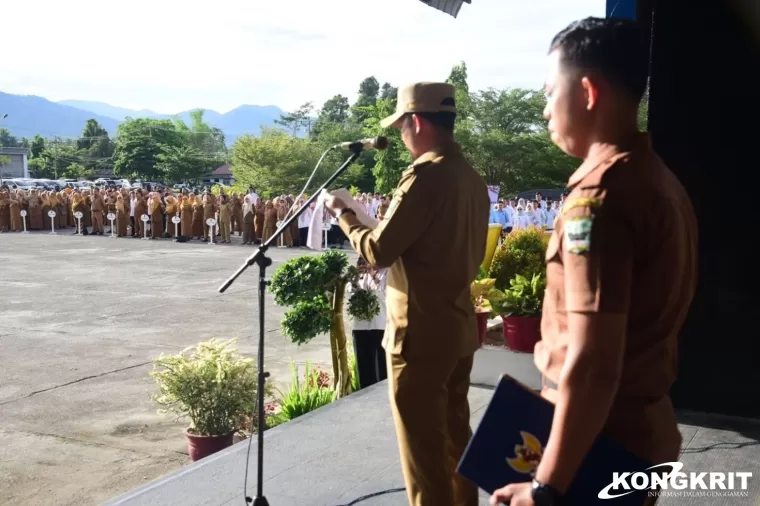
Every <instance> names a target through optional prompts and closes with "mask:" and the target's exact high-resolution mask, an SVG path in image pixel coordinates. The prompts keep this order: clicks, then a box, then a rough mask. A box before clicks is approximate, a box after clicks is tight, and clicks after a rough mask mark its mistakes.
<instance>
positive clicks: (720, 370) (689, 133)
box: [638, 0, 760, 417]
mask: <svg viewBox="0 0 760 506" xmlns="http://www.w3.org/2000/svg"><path fill="white" fill-rule="evenodd" d="M755 11H756V12H758V11H757V9H755ZM750 14H751V13H750V12H747V11H744V12H741V11H740V10H739V9H738V6H737V5H736V4H732V3H731V2H730V1H718V0H700V1H699V2H694V1H690V0H644V1H642V0H639V5H638V18H639V20H640V21H641V22H642V23H646V24H648V25H649V26H651V27H652V63H651V71H650V103H649V130H650V132H651V133H652V139H653V144H654V147H655V149H656V150H657V152H658V153H659V154H660V156H662V157H663V158H664V159H665V161H666V162H667V163H668V165H669V166H670V167H671V169H673V170H674V171H675V172H676V174H677V175H678V177H679V178H680V179H681V181H682V182H683V184H684V185H685V186H686V188H687V190H688V191H689V194H690V195H691V198H692V201H693V203H694V206H695V209H696V212H697V216H698V219H699V233H700V256H701V259H700V279H699V286H698V292H697V294H696V297H695V300H694V303H693V305H692V308H691V311H690V314H689V317H688V320H687V322H686V325H685V327H684V329H683V332H682V334H681V342H680V362H679V364H680V367H679V377H678V380H677V383H676V384H675V386H674V389H673V400H674V403H675V404H676V407H678V408H682V409H690V410H697V411H704V412H710V413H719V414H730V415H740V416H750V417H760V296H758V293H759V292H760V286H759V285H758V281H759V280H758V278H759V277H760V276H758V271H759V268H758V263H759V262H760V258H759V257H758V254H757V252H758V250H759V248H760V244H759V243H758V241H757V239H758V238H757V237H756V236H755V234H756V233H757V232H758V231H757V227H756V224H757V223H758V221H759V220H758V217H759V214H758V213H760V185H758V176H757V173H758V170H760V128H759V123H758V122H760V52H759V51H758V38H757V36H758V34H757V33H756V29H753V27H752V21H755V19H753V18H752V17H751V16H750ZM756 26H757V25H755V27H756Z"/></svg>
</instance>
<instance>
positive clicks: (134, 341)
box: [0, 231, 330, 506]
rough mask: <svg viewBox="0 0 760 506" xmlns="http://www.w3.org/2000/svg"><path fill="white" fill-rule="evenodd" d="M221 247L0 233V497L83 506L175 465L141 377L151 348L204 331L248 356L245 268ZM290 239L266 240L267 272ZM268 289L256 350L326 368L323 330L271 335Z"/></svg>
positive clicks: (170, 439) (277, 372) (168, 425)
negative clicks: (261, 341)
mask: <svg viewBox="0 0 760 506" xmlns="http://www.w3.org/2000/svg"><path fill="white" fill-rule="evenodd" d="M251 252H253V248H252V247H250V246H243V245H242V244H240V239H239V238H238V237H233V244H231V245H213V246H212V245H208V244H202V243H198V242H195V243H192V242H191V243H185V244H179V243H175V242H172V241H171V240H155V241H145V240H140V239H131V238H122V239H112V238H109V237H107V236H102V237H92V236H89V237H80V236H72V235H71V231H69V232H68V233H63V232H61V233H59V234H57V235H51V234H49V233H47V232H38V233H30V234H20V233H4V234H0V270H1V271H0V490H2V498H0V503H2V504H4V505H29V504H42V503H43V502H44V503H46V504H56V505H59V506H63V505H72V506H73V505H77V506H87V505H94V504H100V503H101V502H103V501H105V500H107V499H109V498H112V497H114V496H118V495H119V494H121V493H123V492H126V491H127V490H130V489H132V488H134V487H136V486H139V485H141V484H143V483H146V482H148V481H151V480H153V479H155V478H157V477H159V476H162V475H164V474H166V473H168V472H170V471H172V470H175V469H177V468H179V467H181V466H183V465H186V464H187V463H188V457H187V454H186V453H187V449H186V443H185V439H184V436H183V435H182V433H181V430H182V428H183V427H184V424H183V423H181V422H177V421H175V420H173V419H170V418H166V417H164V416H161V415H158V414H157V411H156V406H155V405H154V404H153V403H152V401H151V395H152V394H153V393H154V391H155V383H154V382H153V380H152V379H151V378H150V377H149V375H148V373H149V372H150V371H151V369H152V364H151V361H152V359H153V358H155V357H157V356H158V355H160V354H161V353H167V354H172V353H177V352H179V351H180V350H182V349H183V348H185V347H187V346H191V345H194V344H195V343H197V342H199V341H203V340H206V339H209V338H212V337H219V338H237V339H239V344H238V347H239V348H240V350H241V351H242V352H244V353H246V354H249V355H254V354H255V351H256V346H257V343H258V338H257V335H255V334H257V332H256V329H257V328H258V327H257V323H256V322H257V318H258V314H257V307H258V306H257V301H256V287H257V280H258V272H257V269H250V270H249V271H248V272H246V273H245V274H243V275H242V276H241V277H240V278H239V279H238V281H237V282H236V283H235V285H233V287H232V288H230V289H229V290H228V291H227V293H225V294H219V293H218V292H217V288H218V286H219V285H220V284H221V283H222V282H223V281H224V280H225V279H226V278H227V277H228V276H229V275H230V274H231V273H232V272H234V271H235V269H237V268H238V266H239V265H241V264H242V262H243V261H244V260H245V258H246V257H247V256H248V255H249V254H250V253H251ZM305 253H307V250H301V249H273V250H271V251H270V254H269V256H270V257H271V258H272V259H273V261H274V265H273V267H272V270H270V274H271V273H272V272H274V270H273V269H274V268H276V267H277V266H278V265H280V264H281V263H282V262H283V261H286V260H287V259H289V258H292V257H294V256H299V255H303V254H305ZM283 313H284V309H283V308H279V307H277V306H276V305H275V304H274V301H273V300H272V299H271V297H267V311H266V359H267V370H268V371H270V372H271V374H272V379H273V380H274V382H275V383H276V384H278V385H280V386H285V385H286V384H287V383H288V381H289V378H290V362H291V360H293V361H295V362H296V363H304V362H305V361H306V360H310V361H312V362H314V363H318V364H325V365H327V364H329V362H330V351H329V340H328V338H327V337H326V336H320V337H318V338H316V339H314V340H313V341H312V342H311V343H309V344H308V345H304V346H300V347H298V346H296V345H294V344H292V343H290V342H289V340H288V339H287V338H285V337H283V336H282V335H281V333H280V330H279V327H280V325H279V322H280V320H281V319H282V316H283Z"/></svg>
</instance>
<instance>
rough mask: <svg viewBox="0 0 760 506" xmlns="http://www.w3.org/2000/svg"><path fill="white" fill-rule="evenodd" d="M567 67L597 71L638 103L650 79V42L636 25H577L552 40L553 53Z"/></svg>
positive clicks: (610, 21)
mask: <svg viewBox="0 0 760 506" xmlns="http://www.w3.org/2000/svg"><path fill="white" fill-rule="evenodd" d="M555 50H559V51H560V58H561V59H562V62H563V63H566V64H569V65H571V66H573V67H576V68H578V69H581V70H590V71H595V72H598V73H599V74H601V75H602V76H603V77H604V78H605V79H607V80H608V81H610V83H612V84H613V85H614V86H616V87H618V88H620V89H621V90H622V91H624V92H625V93H626V94H628V95H629V96H631V97H632V98H634V99H635V100H636V101H639V100H641V98H642V96H643V95H644V92H645V91H646V88H647V80H648V78H649V40H648V39H647V36H646V32H645V31H644V30H642V29H641V26H640V25H639V24H638V23H636V22H635V21H632V20H628V19H616V18H593V17H589V18H586V19H581V20H580V21H575V22H573V23H571V24H570V26H568V27H567V28H565V29H564V30H562V31H561V32H559V33H558V34H557V35H555V36H554V39H552V42H551V45H550V46H549V53H552V52H553V51H555Z"/></svg>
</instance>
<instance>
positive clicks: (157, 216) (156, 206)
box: [148, 192, 164, 239]
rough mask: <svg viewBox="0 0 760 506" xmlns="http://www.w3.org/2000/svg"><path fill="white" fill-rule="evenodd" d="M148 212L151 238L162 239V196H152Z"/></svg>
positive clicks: (154, 193)
mask: <svg viewBox="0 0 760 506" xmlns="http://www.w3.org/2000/svg"><path fill="white" fill-rule="evenodd" d="M148 212H149V214H150V238H151V239H158V238H159V237H161V234H162V231H163V226H164V204H163V203H162V202H161V195H160V194H158V193H157V192H153V193H151V194H150V197H149V199H148Z"/></svg>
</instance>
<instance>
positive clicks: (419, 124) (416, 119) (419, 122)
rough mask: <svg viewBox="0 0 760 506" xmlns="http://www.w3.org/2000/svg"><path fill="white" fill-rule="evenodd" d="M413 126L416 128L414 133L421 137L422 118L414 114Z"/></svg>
mask: <svg viewBox="0 0 760 506" xmlns="http://www.w3.org/2000/svg"><path fill="white" fill-rule="evenodd" d="M412 126H413V127H414V133H415V134H416V135H419V134H420V132H421V131H422V118H420V117H419V116H418V115H416V114H412Z"/></svg>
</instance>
